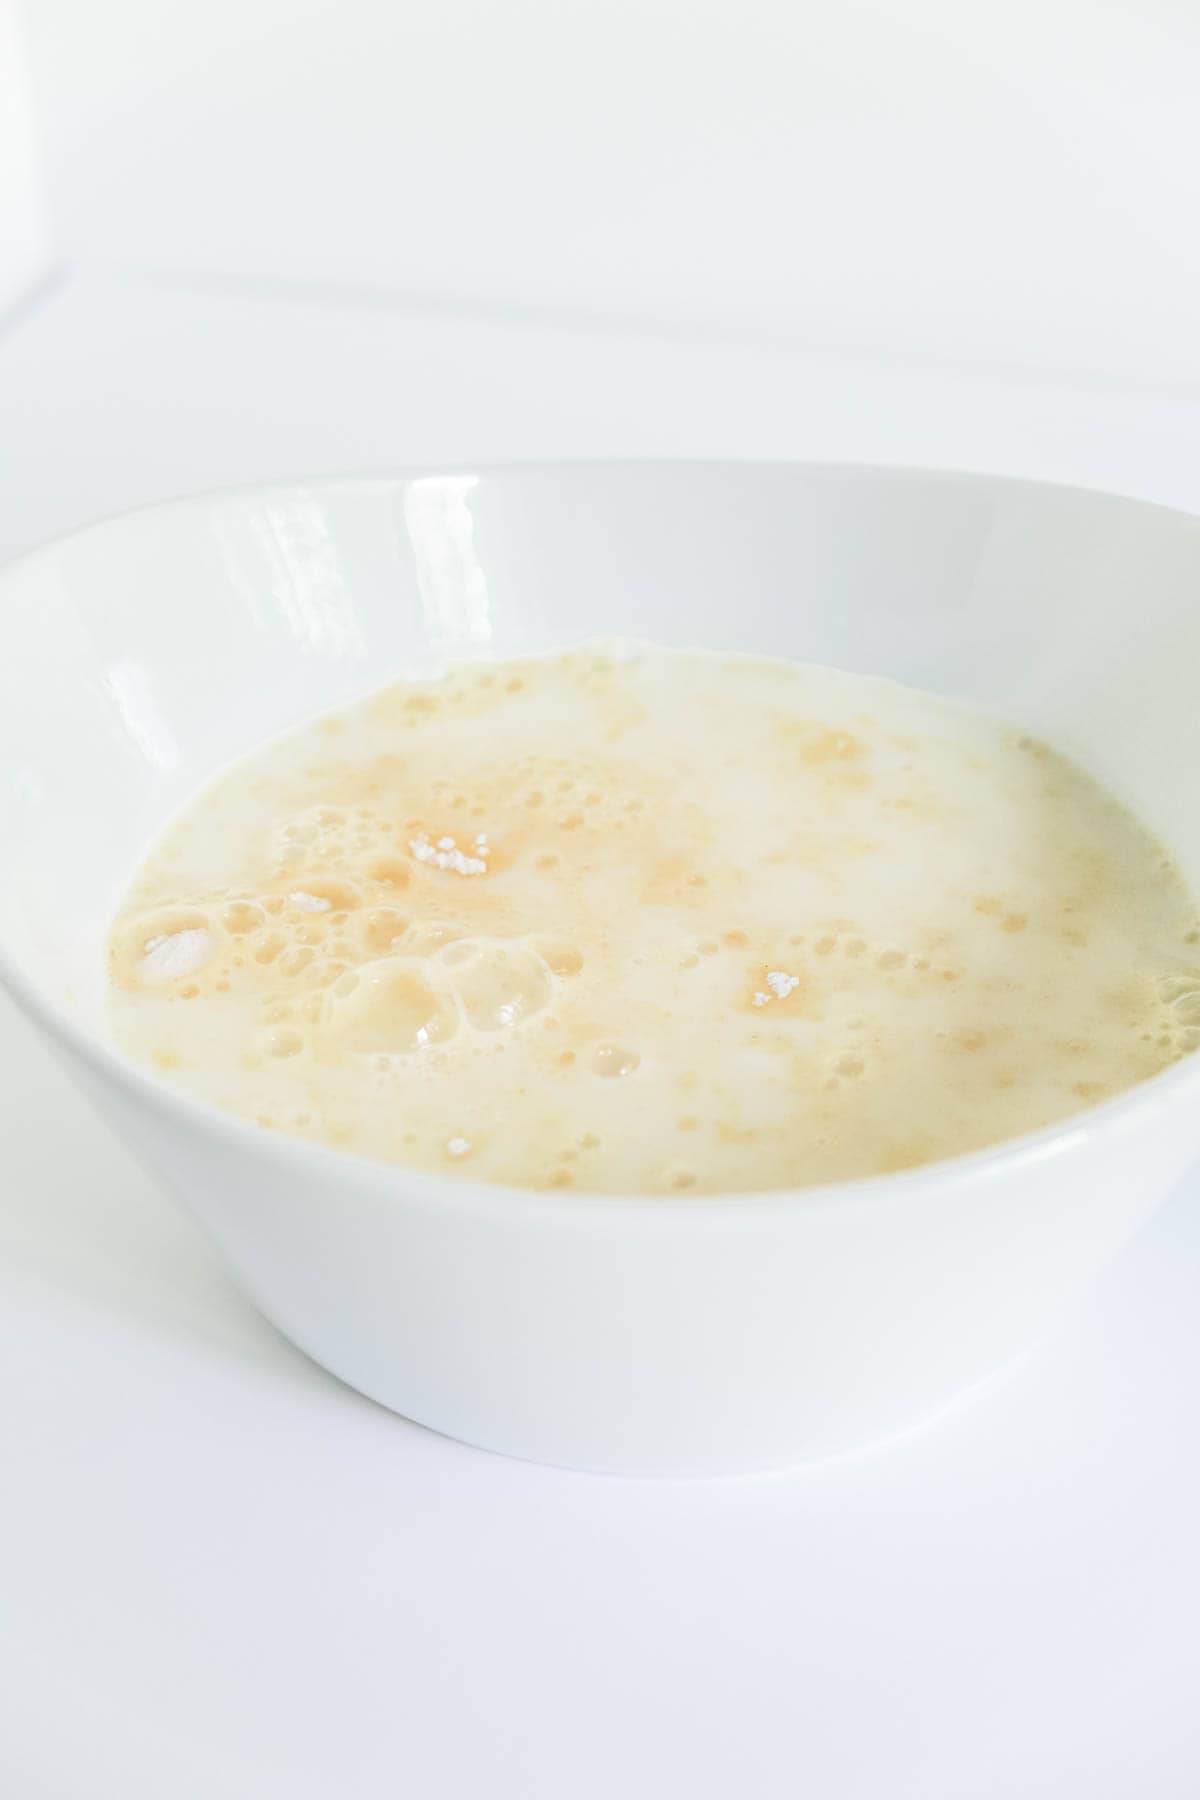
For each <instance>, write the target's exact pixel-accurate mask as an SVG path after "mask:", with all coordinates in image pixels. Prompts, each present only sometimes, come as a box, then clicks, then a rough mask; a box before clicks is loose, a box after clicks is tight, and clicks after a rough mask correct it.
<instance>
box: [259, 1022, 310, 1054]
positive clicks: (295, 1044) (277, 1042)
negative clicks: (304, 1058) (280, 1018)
mask: <svg viewBox="0 0 1200 1800" xmlns="http://www.w3.org/2000/svg"><path fill="white" fill-rule="evenodd" d="M262 1047H263V1049H264V1050H265V1051H266V1053H267V1055H268V1056H299V1054H300V1052H301V1051H302V1050H303V1048H304V1039H303V1037H302V1036H301V1035H300V1033H299V1032H298V1031H296V1030H295V1029H294V1028H293V1027H292V1026H290V1025H276V1026H275V1027H274V1028H273V1029H272V1030H271V1031H268V1032H265V1033H264V1034H263V1039H262Z"/></svg>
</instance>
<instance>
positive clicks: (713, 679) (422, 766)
mask: <svg viewBox="0 0 1200 1800" xmlns="http://www.w3.org/2000/svg"><path fill="white" fill-rule="evenodd" d="M111 974H112V992H113V1018H114V1025H115V1031H116V1035H117V1037H118V1039H119V1041H120V1043H121V1044H122V1045H123V1046H124V1047H125V1048H126V1049H127V1050H128V1051H129V1053H130V1054H131V1055H132V1056H134V1057H135V1058H137V1059H138V1060H139V1061H142V1062H145V1063H148V1064H151V1065H152V1066H153V1067H155V1068H156V1069H158V1070H160V1071H162V1072H163V1073H164V1075H165V1076H166V1077H167V1078H168V1079H169V1080H170V1081H171V1082H172V1083H173V1084H175V1085H177V1086H179V1087H181V1088H184V1089H186V1090H187V1091H188V1092H190V1093H191V1094H193V1095H196V1096H200V1097H202V1098H204V1099H207V1100H210V1101H212V1102H214V1103H215V1104H216V1105H218V1106H220V1107H223V1108H226V1109H228V1110H229V1111H231V1112H234V1113H237V1114H240V1115H241V1116H243V1117H244V1118H246V1119H249V1120H252V1121H255V1122H257V1123H258V1124H260V1125H262V1126H266V1127H271V1128H274V1129H276V1130H280V1131H286V1132H291V1133H294V1134H296V1135H298V1136H302V1137H306V1138H311V1139H313V1140H316V1141H319V1142H323V1143H327V1144H336V1145H342V1146H344V1147H346V1148H347V1149H349V1150H354V1151H359V1152H362V1153H365V1154H367V1155H370V1156H375V1157H384V1158H387V1159H390V1160H394V1161H396V1162H400V1163H407V1164H412V1165H417V1166H420V1167H425V1168H432V1169H438V1170H448V1171H457V1172H461V1173H463V1174H468V1175H470V1176H471V1177H473V1178H476V1179H480V1180H486V1181H498V1182H506V1183H512V1184H519V1185H521V1186H531V1187H540V1188H547V1187H550V1188H555V1187H561V1188H568V1187H574V1188H579V1189H585V1190H586V1189H591V1190H601V1191H609V1192H614V1193H628V1192H640V1191H649V1192H652V1193H674V1192H686V1191H691V1192H712V1191H721V1190H727V1191H728V1190H739V1189H740V1190H746V1189H755V1188H760V1189H761V1188H781V1187H793V1186H799V1185H802V1184H805V1183H811V1182H821V1181H831V1180H839V1179H842V1178H845V1177H849V1176H860V1175H871V1174H877V1173H880V1172H882V1171H886V1170H893V1169H902V1168H906V1167H909V1166H911V1165H914V1164H918V1163H924V1162H928V1161H930V1160H932V1159H934V1158H938V1157H944V1156H952V1155H954V1154H956V1153H957V1152H960V1151H965V1150H972V1149H976V1148H978V1147H979V1146H981V1145H985V1144H990V1143H993V1142H995V1141H996V1140H998V1139H1002V1138H1005V1137H1008V1136H1011V1135H1012V1134H1014V1133H1018V1132H1023V1131H1028V1130H1031V1129H1033V1128H1035V1127H1037V1126H1042V1125H1046V1124H1049V1123H1051V1122H1052V1121H1054V1120H1057V1119H1061V1118H1063V1117H1064V1116H1066V1115H1068V1114H1070V1113H1073V1112H1076V1111H1078V1110H1079V1109H1080V1108H1082V1107H1084V1106H1087V1105H1089V1104H1090V1103H1092V1102H1094V1101H1097V1100H1100V1099H1103V1098H1104V1097H1105V1096H1107V1095H1110V1094H1114V1093H1117V1092H1119V1091H1120V1090H1121V1089H1123V1088H1126V1087H1128V1086H1130V1085H1131V1084H1132V1083H1134V1082H1137V1081H1140V1080H1142V1079H1143V1078H1145V1077H1146V1076H1149V1075H1152V1074H1154V1073H1155V1072H1156V1071H1157V1070H1159V1069H1162V1068H1163V1067H1164V1066H1165V1065H1166V1064H1167V1063H1170V1062H1171V1061H1173V1060H1174V1059H1175V1058H1177V1057H1179V1056H1180V1055H1182V1054H1184V1053H1185V1052H1186V1051H1188V1050H1190V1049H1193V1048H1195V1047H1196V1046H1197V1044H1200V924H1198V917H1197V907H1196V902H1195V899H1194V898H1193V897H1192V896H1191V895H1189V893H1188V892H1187V890H1186V889H1185V887H1184V885H1183V882H1182V881H1181V878H1180V876H1179V874H1178V872H1177V871H1176V869H1175V867H1174V865H1173V864H1172V862H1171V861H1170V859H1169V858H1168V857H1167V855H1166V854H1165V853H1164V851H1163V848H1162V846H1161V845H1160V844H1158V843H1157V842H1156V841H1155V840H1154V839H1153V838H1152V837H1151V836H1150V835H1149V834H1148V833H1147V832H1146V831H1145V830H1144V829H1143V827H1142V826H1141V825H1140V824H1139V823H1138V821H1137V820H1136V819H1135V818H1134V817H1133V816H1132V815H1131V814H1130V813H1129V812H1127V811H1126V810H1124V809H1123V808H1122V807H1121V806H1119V805H1118V804H1117V803H1116V802H1115V801H1114V800H1113V799H1112V798H1111V797H1110V796H1109V795H1108V794H1107V793H1105V792H1104V790H1103V789H1102V788H1100V787H1099V786H1098V785H1097V784H1096V783H1095V782H1093V781H1092V780H1091V779H1090V778H1089V777H1087V776H1085V775H1084V774H1083V773H1081V771H1080V770H1078V769H1076V768H1075V767H1074V766H1073V765H1072V764H1070V763H1069V762H1067V761H1066V760H1064V759H1063V758H1062V757H1061V756H1059V755H1057V754H1056V753H1055V752H1054V751H1052V750H1050V749H1048V748H1047V747H1046V746H1045V745H1044V744H1042V743H1040V742H1037V741H1036V740H1033V739H1031V738H1029V737H1027V736H1023V735H1022V734H1021V733H1019V732H1017V731H1015V730H1012V729H1010V728H1008V727H1006V726H1004V725H1002V724H999V723H997V722H995V721H994V720H991V719H988V718H985V717H980V716H978V715H975V714H972V713H970V712H967V711H964V710H961V709H959V708H957V707H954V706H951V705H949V704H947V703H945V702H943V701H941V700H937V699H934V698H933V697H931V696H929V695H926V694H921V693H917V692H914V691H911V690H909V689H906V688H903V687H899V686H897V685H895V684H893V683H890V682H886V681H881V680H874V679H867V678H864V677H860V676H854V675H847V674H841V673H837V672H835V671H832V670H828V669H822V668H809V667H802V666H796V665H792V664H786V663H782V662H773V661H766V660H757V659H752V658H747V657H730V656H716V655H707V654H702V653H684V652H674V651H665V650H654V649H649V648H647V649H645V650H641V651H638V652H637V653H636V654H633V655H629V654H622V653H619V652H613V653H609V652H607V651H605V650H602V649H601V650H591V649H588V650H579V651H572V652H570V653H566V654H559V655H554V656H547V657H541V658H534V659H529V660H526V661H521V662H512V663H507V664H493V665H490V666H483V667H475V668H468V669H464V670H460V671H459V672H457V673H455V674H453V675H451V676H450V677H449V678H447V679H446V680H444V681H441V682H438V683H432V684H428V685H419V686H418V685H412V684H401V685H397V686H394V687H390V688H388V689H386V690H385V691H383V692H381V693H379V694H377V695H375V696H374V697H373V698H371V699H369V700H367V701H365V702H363V703H361V704H359V705H357V706H355V707H352V708H350V709H348V710H346V711H344V712H342V713H340V714H337V715H334V716H331V717H328V718H324V719H322V720H319V721H318V722H317V723H315V724H310V725H307V726H304V727H302V728H301V729H299V730H298V731H295V732H292V733H291V734H289V735H288V736H286V737H284V738H281V739H279V740H277V741H276V742H274V743H271V744H269V745H267V746H265V747H264V748H263V749H261V750H259V751H257V752H255V753H254V754H253V755H252V756H250V757H248V758H246V759H245V760H244V761H242V762H241V763H239V764H238V765H237V766H236V767H234V768H232V769H230V770H228V771H227V772H226V773H225V774H223V775H221V776H220V777H219V778H218V779H217V780H216V781H215V782H213V783H212V784H211V785H210V786H209V787H207V788H206V789H205V790H204V791H203V792H202V793H200V794H199V795H198V796H197V797H196V798H195V799H194V800H193V801H192V803H191V804H190V805H189V807H188V808H187V809H186V810H185V812H184V813H183V814H182V815H181V816H180V817H179V818H177V819H176V820H175V821H174V823H173V824H171V825H170V826H169V828H168V829H167V831H166V832H165V833H164V835H163V836H162V837H161V838H160V839H159V841H158V842H157V843H156V845H155V846H154V848H153V850H152V851H151V853H150V855H149V856H148V857H147V859H146V861H145V863H144V864H143V866H142V868H141V870H140V872H139V874H138V876H137V880H136V882H135V884H134V887H133V889H132V890H131V892H130V894H129V896H128V899H127V902H126V904H125V906H124V908H123V910H122V912H121V914H120V916H119V918H118V920H117V922H116V924H115V927H114V930H113V935H112V944H111Z"/></svg>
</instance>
